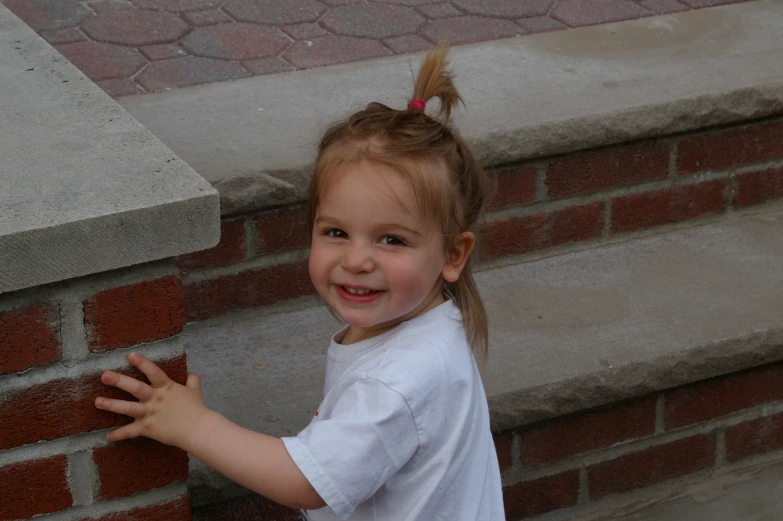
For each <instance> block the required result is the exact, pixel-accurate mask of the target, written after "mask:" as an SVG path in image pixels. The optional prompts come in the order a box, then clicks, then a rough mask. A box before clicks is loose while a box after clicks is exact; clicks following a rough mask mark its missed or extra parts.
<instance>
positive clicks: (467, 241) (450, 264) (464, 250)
mask: <svg viewBox="0 0 783 521" xmlns="http://www.w3.org/2000/svg"><path fill="white" fill-rule="evenodd" d="M475 245H476V236H475V235H473V232H462V233H461V234H459V235H458V236H457V237H455V238H454V242H453V244H452V245H451V248H449V250H448V252H446V264H445V265H444V266H443V271H441V275H442V276H443V279H444V280H445V281H446V282H457V279H459V276H460V274H461V273H462V269H463V268H464V267H465V263H467V262H468V259H469V258H470V252H472V251H473V246H475Z"/></svg>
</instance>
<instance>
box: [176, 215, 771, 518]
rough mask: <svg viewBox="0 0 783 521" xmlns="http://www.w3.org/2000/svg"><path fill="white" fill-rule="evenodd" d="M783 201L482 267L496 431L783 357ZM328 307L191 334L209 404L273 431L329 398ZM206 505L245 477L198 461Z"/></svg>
mask: <svg viewBox="0 0 783 521" xmlns="http://www.w3.org/2000/svg"><path fill="white" fill-rule="evenodd" d="M781 259H783V210H780V209H779V207H778V209H774V210H767V211H766V212H765V213H758V214H748V215H744V216H740V215H738V214H734V215H730V216H727V217H726V219H725V220H723V221H721V222H718V223H714V224H708V225H703V226H698V227H693V228H684V229H679V230H674V231H669V232H667V233H665V234H661V235H653V236H649V237H645V238H638V239H633V240H630V241H627V242H622V243H617V244H612V245H608V246H603V247H601V248H597V249H592V250H583V251H578V252H573V253H569V254H565V255H560V256H557V257H550V258H545V259H541V260H537V261H535V262H527V263H524V264H517V265H511V266H507V267H501V268H496V269H491V270H486V271H482V272H480V273H478V274H477V275H476V279H477V284H478V285H479V288H480V289H481V292H482V295H483V297H484V299H485V302H486V304H487V310H488V314H489V316H490V356H489V362H488V364H487V366H486V368H485V370H484V384H485V387H486V390H487V396H488V399H489V403H490V420H491V424H492V428H493V430H494V431H496V432H498V431H503V430H507V429H510V428H514V427H518V426H521V425H525V424H528V423H531V422H536V421H540V420H545V419H548V418H552V417H556V416H561V415H565V414H569V413H572V412H575V411H579V410H584V409H588V408H592V407H598V406H601V405H605V404H608V403H613V402H617V401H621V400H624V399H628V398H631V397H635V396H640V395H644V394H647V393H652V392H655V391H659V390H662V389H667V388H671V387H675V386H678V385H683V384H687V383H691V382H694V381H698V380H703V379H706V378H711V377H714V376H718V375H721V374H726V373H730V372H734V371H739V370H742V369H746V368H749V367H753V366H757V365H761V364H764V363H769V362H773V361H778V360H781V359H783V314H781V312H780V310H781V309H783V270H781V268H780V266H781ZM338 328H339V324H337V322H336V321H335V319H334V318H332V317H331V316H330V315H329V313H328V312H327V311H326V309H324V308H323V307H321V306H319V307H311V308H308V309H302V310H297V311H290V312H287V313H281V314H277V315H268V316H256V317H255V318H247V316H245V319H244V320H242V319H241V317H240V319H238V318H237V317H223V318H221V319H218V320H215V321H212V322H207V323H203V324H199V325H192V326H190V327H189V328H187V329H186V332H185V333H184V343H185V349H186V351H187V353H188V367H189V370H191V371H194V372H196V373H199V374H200V375H201V376H202V382H203V389H204V394H205V397H206V400H207V403H208V404H209V406H210V407H212V408H214V409H216V410H218V411H219V412H221V413H223V414H224V415H226V416H227V417H229V418H230V419H232V420H234V421H236V422H238V423H239V424H241V425H243V426H245V427H248V428H251V429H254V430H259V431H261V432H265V433H268V434H271V435H275V436H286V435H293V434H295V433H297V432H298V431H299V430H300V429H301V428H303V427H304V426H305V425H307V423H308V422H309V421H310V418H311V416H312V414H313V412H314V411H315V408H316V407H317V406H318V404H319V403H320V400H321V398H322V389H323V371H324V366H325V359H326V347H327V345H328V339H329V337H330V335H331V334H332V333H333V332H334V331H336V330H337V329H338ZM189 486H190V488H191V490H192V492H193V494H194V499H195V501H196V503H197V504H203V503H205V502H210V501H212V500H214V499H215V498H216V497H225V495H230V494H233V493H236V492H237V490H239V489H238V487H237V486H235V485H232V484H230V482H228V480H226V479H225V478H223V477H221V476H219V475H218V474H217V473H215V472H214V471H212V470H210V469H209V468H207V467H205V466H204V465H203V464H201V463H200V462H198V461H195V460H194V461H193V462H192V465H191V478H190V485H189Z"/></svg>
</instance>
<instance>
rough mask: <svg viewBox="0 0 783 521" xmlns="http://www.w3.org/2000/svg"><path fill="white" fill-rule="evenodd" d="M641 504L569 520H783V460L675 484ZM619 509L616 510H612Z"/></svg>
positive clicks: (608, 507)
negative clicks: (702, 480) (703, 480)
mask: <svg viewBox="0 0 783 521" xmlns="http://www.w3.org/2000/svg"><path fill="white" fill-rule="evenodd" d="M665 491H666V492H667V493H666V494H663V495H660V496H658V497H655V498H653V499H646V500H644V501H640V502H639V503H641V505H640V504H636V505H633V504H632V505H625V506H622V507H616V508H613V507H612V506H611V504H609V505H607V508H606V509H604V510H603V511H602V512H600V513H598V514H593V515H589V516H578V517H573V518H569V521H697V520H702V519H704V520H709V521H780V520H781V519H783V462H781V461H777V462H772V463H766V464H762V465H755V466H753V467H749V468H746V469H742V470H735V471H733V472H731V473H730V474H724V475H722V476H717V477H714V478H712V479H710V480H707V481H705V482H702V483H697V484H692V485H687V486H684V487H674V486H673V487H671V488H670V489H668V490H665ZM613 510H615V511H614V512H612V511H613Z"/></svg>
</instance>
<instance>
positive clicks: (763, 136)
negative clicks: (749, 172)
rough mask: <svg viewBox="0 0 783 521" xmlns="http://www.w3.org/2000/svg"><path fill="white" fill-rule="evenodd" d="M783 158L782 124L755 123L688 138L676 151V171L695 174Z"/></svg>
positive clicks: (683, 140) (778, 122)
mask: <svg viewBox="0 0 783 521" xmlns="http://www.w3.org/2000/svg"><path fill="white" fill-rule="evenodd" d="M780 158H783V121H773V122H766V123H756V124H753V125H748V126H744V127H740V128H732V129H730V130H725V131H719V132H710V133H709V134H704V135H700V136H693V137H686V138H683V139H682V140H681V141H680V144H679V146H678V151H677V171H678V172H679V173H681V174H693V173H696V172H705V171H708V170H725V169H727V168H732V167H736V166H742V165H751V164H753V163H760V162H763V161H772V160H774V159H780Z"/></svg>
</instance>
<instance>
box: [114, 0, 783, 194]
mask: <svg viewBox="0 0 783 521" xmlns="http://www.w3.org/2000/svg"><path fill="white" fill-rule="evenodd" d="M781 26H783V3H781V2H779V1H769V0H761V1H757V2H750V3H742V4H736V5H728V6H723V7H716V8H712V9H701V10H696V11H689V12H682V13H677V14H671V15H665V16H658V17H653V18H643V19H638V20H631V21H625V22H619V23H615V24H605V25H599V26H593V27H583V28H579V29H573V30H568V31H558V32H553V33H546V34H536V35H532V36H528V37H524V38H515V39H507V40H499V41H494V42H490V43H483V44H476V45H472V46H464V47H457V48H454V49H453V52H452V62H453V68H454V70H455V71H456V72H457V80H456V81H457V86H458V87H459V89H460V91H461V93H462V94H463V96H464V98H465V102H466V106H467V111H464V110H462V111H460V112H459V114H458V116H457V123H458V126H459V127H460V129H461V130H462V131H463V133H464V134H465V135H466V137H467V138H468V139H469V140H470V141H471V142H472V143H473V145H474V147H475V151H476V152H477V154H478V156H479V157H480V159H481V160H482V162H483V163H484V164H487V165H496V164H503V163H507V162H510V161H515V160H520V159H525V158H530V157H536V156H546V155H552V154H558V153H563V152H569V151H573V150H578V149H583V148H588V147H595V146H601V145H606V144H610V143H615V142H622V141H627V140H628V139H639V138H644V137H649V136H656V135H666V134H671V133H674V132H679V131H686V130H689V129H695V128H704V127H705V126H709V125H715V124H722V123H729V122H734V121H741V120H746V119H749V118H753V117H760V116H765V115H770V114H774V113H779V112H780V111H781V110H783V76H781V72H780V68H779V67H771V66H770V64H771V63H783V31H780V27H781ZM419 58H420V57H419V56H416V57H410V56H404V57H391V58H386V59H380V60H375V61H372V62H362V63H358V64H349V65H337V66H333V67H324V68H320V69H314V70H307V71H296V72H292V73H289V74H281V75H271V76H264V77H258V78H251V79H247V80H242V81H236V82H231V83H220V84H210V85H203V86H198V87H193V88H189V89H179V90H175V91H171V92H168V93H160V94H148V95H144V96H130V97H125V98H121V99H120V103H121V104H122V105H123V106H124V107H125V108H126V109H127V110H128V111H129V112H130V113H131V114H132V115H133V116H134V117H135V118H137V119H138V120H139V121H141V122H142V123H143V124H144V125H145V126H146V127H147V128H149V129H150V130H151V131H152V132H153V133H154V134H155V135H157V136H158V137H159V138H160V139H161V140H162V141H163V142H165V143H166V144H167V145H169V146H170V147H171V148H172V149H173V150H174V151H175V152H176V153H177V154H179V155H180V157H182V158H183V159H185V161H187V162H188V164H190V165H191V166H193V168H194V169H196V171H198V172H199V173H200V174H201V175H203V176H204V177H205V178H206V179H207V180H209V181H211V182H213V183H215V182H217V181H220V180H222V179H227V178H231V177H235V176H238V175H244V174H253V173H257V172H263V171H266V172H269V171H272V170H278V172H276V173H275V174H274V175H275V176H276V177H280V178H281V179H282V180H283V181H285V182H289V183H291V184H293V185H294V186H296V187H297V189H299V190H300V191H301V190H302V188H303V186H304V184H306V181H307V179H308V178H309V165H310V164H311V163H312V160H313V154H314V150H315V144H316V143H317V140H318V138H319V136H320V134H321V133H322V132H323V130H325V129H326V127H327V126H328V125H329V124H331V123H332V122H334V121H335V120H336V119H339V118H342V117H345V116H347V115H348V114H349V113H350V112H352V111H354V110H357V109H359V108H362V107H363V106H364V105H365V104H366V103H368V102H370V101H380V102H383V103H386V104H389V105H390V106H393V107H398V108H402V107H404V106H405V105H406V103H407V97H408V96H409V95H410V90H411V83H412V78H411V68H413V69H414V70H415V68H416V67H418V61H419ZM286 171H287V172H286Z"/></svg>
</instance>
